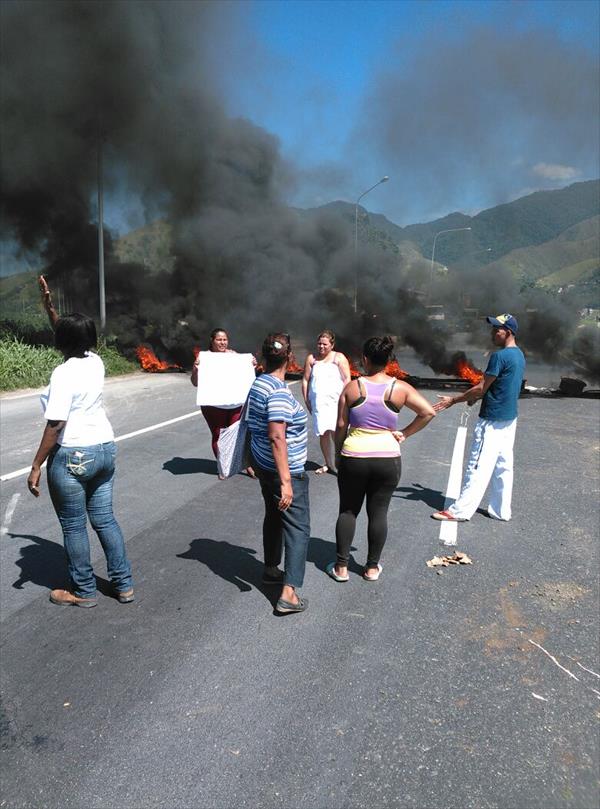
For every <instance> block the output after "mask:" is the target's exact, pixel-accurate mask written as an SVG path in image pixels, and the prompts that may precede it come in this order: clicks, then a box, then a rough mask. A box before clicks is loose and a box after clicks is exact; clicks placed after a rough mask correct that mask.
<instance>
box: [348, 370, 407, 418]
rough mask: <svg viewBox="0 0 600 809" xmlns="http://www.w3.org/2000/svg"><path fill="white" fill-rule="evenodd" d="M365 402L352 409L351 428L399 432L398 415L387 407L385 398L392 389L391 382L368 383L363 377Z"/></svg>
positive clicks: (350, 414) (350, 416)
mask: <svg viewBox="0 0 600 809" xmlns="http://www.w3.org/2000/svg"><path fill="white" fill-rule="evenodd" d="M360 381H361V384H362V386H363V388H364V391H365V397H366V398H365V401H364V402H363V403H362V404H359V405H356V406H355V407H351V408H350V413H349V418H350V426H351V427H362V428H363V429H367V430H397V429H398V414H397V413H394V412H393V411H392V410H390V409H389V407H386V405H385V403H384V401H383V397H384V395H385V393H386V391H387V390H388V388H389V387H390V383H389V382H368V381H367V380H366V379H363V378H362V377H361V379H360Z"/></svg>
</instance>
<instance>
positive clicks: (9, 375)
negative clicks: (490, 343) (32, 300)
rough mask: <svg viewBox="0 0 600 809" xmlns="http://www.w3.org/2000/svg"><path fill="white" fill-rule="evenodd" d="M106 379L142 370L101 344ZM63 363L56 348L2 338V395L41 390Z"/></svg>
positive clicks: (11, 338) (111, 348) (0, 384)
mask: <svg viewBox="0 0 600 809" xmlns="http://www.w3.org/2000/svg"><path fill="white" fill-rule="evenodd" d="M97 351H98V354H99V355H100V356H101V357H102V360H103V362H104V367H105V368H106V375H107V376H116V375H118V374H130V373H133V372H134V371H137V370H139V368H138V366H137V364H136V363H133V362H130V361H129V360H128V359H126V358H125V357H124V356H123V355H122V354H119V352H118V351H117V349H116V348H114V347H113V346H108V345H106V344H105V343H99V344H98V349H97ZM62 361H63V358H62V355H61V354H60V353H59V352H58V351H56V349H54V348H47V347H45V346H30V345H28V344H27V343H25V342H23V341H22V340H20V339H19V338H18V337H6V336H5V337H2V338H0V391H8V390H18V389H19V388H41V387H43V386H44V385H47V384H48V382H49V381H50V374H51V373H52V371H53V370H54V369H55V368H56V366H57V365H60V363H61V362H62Z"/></svg>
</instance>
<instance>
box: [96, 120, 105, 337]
mask: <svg viewBox="0 0 600 809" xmlns="http://www.w3.org/2000/svg"><path fill="white" fill-rule="evenodd" d="M98 285H99V292H100V331H101V332H102V333H103V334H104V329H105V328H106V292H105V286H104V183H103V177H102V134H100V137H99V139H98Z"/></svg>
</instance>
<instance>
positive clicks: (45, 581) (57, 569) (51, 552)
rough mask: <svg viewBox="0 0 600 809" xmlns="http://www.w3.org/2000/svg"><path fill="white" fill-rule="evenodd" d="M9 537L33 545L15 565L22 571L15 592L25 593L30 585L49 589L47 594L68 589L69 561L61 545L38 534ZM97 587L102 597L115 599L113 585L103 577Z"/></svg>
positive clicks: (10, 535) (26, 548)
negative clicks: (25, 585) (26, 585)
mask: <svg viewBox="0 0 600 809" xmlns="http://www.w3.org/2000/svg"><path fill="white" fill-rule="evenodd" d="M8 536H9V537H10V538H11V539H26V540H28V541H29V542H33V543H34V544H33V545H27V546H25V547H24V548H21V549H20V550H21V558H20V559H17V561H16V562H15V564H16V566H17V567H19V568H21V574H20V575H19V578H18V579H17V580H16V581H14V582H13V585H12V586H13V587H14V588H15V589H16V590H22V589H23V585H24V584H26V583H27V582H31V583H32V584H37V585H38V586H39V587H47V588H48V590H54V589H55V588H58V587H68V586H69V572H68V569H67V559H66V556H65V551H64V548H63V547H62V545H57V544H56V542H50V540H49V539H44V537H38V536H36V535H35V534H8ZM96 586H97V588H98V590H99V592H101V593H102V594H103V595H106V596H113V595H114V593H113V591H112V589H111V586H110V583H109V582H108V581H107V580H106V579H102V578H100V576H96Z"/></svg>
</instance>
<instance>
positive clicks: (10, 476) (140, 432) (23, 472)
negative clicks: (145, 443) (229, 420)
mask: <svg viewBox="0 0 600 809" xmlns="http://www.w3.org/2000/svg"><path fill="white" fill-rule="evenodd" d="M199 414H200V410H194V412H193V413H186V414H185V415H184V416H177V418H175V419H169V420H168V421H161V422H160V423H159V424H152V425H151V426H150V427H143V428H142V429H141V430H134V431H133V432H131V433H125V435H119V436H116V437H115V441H125V439H126V438H134V437H135V436H136V435H143V434H144V433H150V432H152V431H153V430H160V429H161V427H168V426H169V425H170V424H176V423H177V422H178V421H184V420H185V419H191V418H192V417H193V416H198V415H199ZM44 466H45V464H44ZM30 470H31V466H24V467H23V468H22V469H16V470H15V471H14V472H8V474H6V475H2V477H0V481H2V483H4V481H6V480H12V479H13V478H18V477H21V475H28V474H29V472H30ZM9 506H10V504H9Z"/></svg>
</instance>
